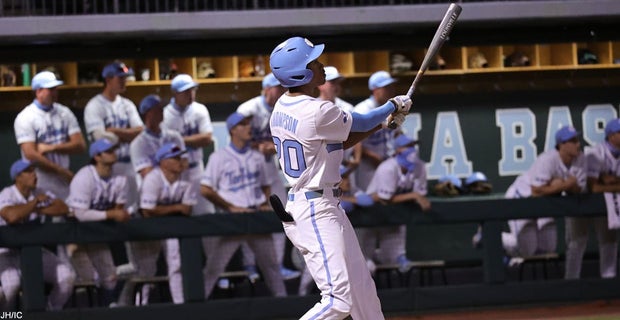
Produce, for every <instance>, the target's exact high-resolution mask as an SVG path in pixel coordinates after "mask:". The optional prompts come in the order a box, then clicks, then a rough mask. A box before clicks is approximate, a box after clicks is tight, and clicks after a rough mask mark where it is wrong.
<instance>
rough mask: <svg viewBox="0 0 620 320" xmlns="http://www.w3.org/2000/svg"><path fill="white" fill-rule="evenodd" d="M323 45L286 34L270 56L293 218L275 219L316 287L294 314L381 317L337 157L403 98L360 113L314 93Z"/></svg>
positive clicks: (274, 118) (399, 108) (275, 121)
mask: <svg viewBox="0 0 620 320" xmlns="http://www.w3.org/2000/svg"><path fill="white" fill-rule="evenodd" d="M324 48H325V45H323V44H320V45H314V44H313V43H312V42H310V41H309V40H308V39H305V38H301V37H293V38H290V39H288V40H286V41H284V42H282V43H281V44H279V45H278V46H276V48H275V49H274V50H273V52H272V53H271V59H270V65H271V70H272V72H273V74H274V75H275V76H276V78H277V79H278V81H280V84H281V85H282V86H284V87H286V88H288V89H289V91H288V92H287V93H285V94H284V95H283V96H282V97H280V99H279V100H278V102H277V103H276V105H275V107H274V110H273V113H272V115H271V119H270V128H271V133H272V136H273V141H274V143H275V145H276V150H277V151H278V156H279V158H278V159H279V162H280V167H281V168H282V170H283V172H284V175H285V177H286V179H287V180H288V182H289V183H290V185H291V186H292V188H291V190H290V192H289V194H288V202H287V205H286V211H288V212H290V214H291V216H292V218H293V220H294V221H292V222H284V221H283V223H282V224H283V226H284V231H285V233H286V235H287V236H288V238H289V239H290V240H291V242H292V243H293V244H294V245H295V247H297V249H299V251H300V252H301V253H302V255H303V257H304V260H305V262H306V266H307V268H308V270H309V271H310V273H311V274H312V277H313V278H314V280H315V282H316V285H317V287H318V288H319V290H320V291H321V301H320V302H319V303H317V304H316V305H315V306H314V307H312V308H311V309H310V310H308V312H306V314H304V315H303V316H302V317H301V319H344V318H346V317H347V316H349V315H351V316H352V317H353V318H354V319H373V320H374V319H383V314H382V312H381V303H380V301H379V298H378V297H377V292H376V288H375V283H374V281H373V280H372V277H371V276H370V272H369V271H368V268H367V267H366V262H365V259H364V256H363V254H362V251H361V249H360V246H359V243H358V241H357V237H356V235H355V231H354V230H353V227H352V226H351V223H350V221H349V219H348V218H347V216H346V214H345V212H344V210H343V209H342V208H341V207H340V206H339V204H338V203H339V200H340V199H339V196H340V189H338V184H339V183H340V163H341V162H342V157H343V150H344V149H346V148H349V147H352V146H353V145H354V144H355V143H357V142H359V141H361V140H362V139H364V138H366V137H368V136H369V135H370V134H372V133H373V132H375V131H377V130H379V129H380V128H381V125H380V124H381V123H382V122H383V121H385V120H386V118H387V117H388V116H389V115H390V114H391V113H395V116H394V118H395V121H396V122H397V123H398V124H402V122H403V121H404V119H405V115H406V114H407V113H408V112H409V108H410V107H411V99H410V98H409V97H408V96H397V97H394V98H392V99H390V102H388V103H385V104H384V105H382V106H379V107H378V108H375V109H373V110H371V111H369V112H368V113H366V114H363V115H362V114H357V113H350V112H348V111H345V110H342V109H340V108H339V107H337V106H336V105H334V104H333V103H332V102H330V101H324V100H319V99H316V98H314V97H313V95H314V94H315V92H316V90H317V87H318V86H319V85H321V84H323V83H324V82H325V72H324V70H323V64H321V63H320V62H319V61H318V60H317V59H318V58H319V56H320V55H321V53H322V52H323V49H324Z"/></svg>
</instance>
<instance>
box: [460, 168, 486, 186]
mask: <svg viewBox="0 0 620 320" xmlns="http://www.w3.org/2000/svg"><path fill="white" fill-rule="evenodd" d="M479 181H483V182H486V181H488V180H487V176H486V175H484V173H482V172H480V171H477V172H474V173H472V174H471V175H470V176H469V177H467V179H465V185H470V184H472V183H474V182H479Z"/></svg>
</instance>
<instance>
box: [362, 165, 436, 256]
mask: <svg viewBox="0 0 620 320" xmlns="http://www.w3.org/2000/svg"><path fill="white" fill-rule="evenodd" d="M409 192H416V193H418V194H420V195H423V196H425V195H426V193H427V188H426V166H425V163H424V161H422V160H420V159H419V158H417V159H416V165H415V168H414V169H413V171H411V172H406V173H403V172H402V169H401V166H400V165H399V164H398V162H397V161H396V158H389V159H387V160H385V161H383V162H382V163H381V164H380V165H379V167H378V168H377V171H375V174H374V176H373V178H372V180H371V181H370V184H369V185H368V189H367V190H366V193H368V194H369V195H372V194H375V193H376V194H377V196H378V197H379V198H380V199H382V200H386V201H389V200H390V199H392V197H394V196H395V195H397V194H403V193H409ZM359 234H360V237H361V239H360V244H361V247H362V251H363V252H364V255H365V256H366V259H376V260H378V261H379V262H381V263H395V262H396V258H398V256H400V255H404V254H405V253H406V248H405V242H406V239H405V238H406V227H405V226H396V227H379V228H366V229H365V230H363V231H362V232H360V233H359ZM377 242H378V243H379V251H378V252H377V255H376V257H375V247H376V244H377Z"/></svg>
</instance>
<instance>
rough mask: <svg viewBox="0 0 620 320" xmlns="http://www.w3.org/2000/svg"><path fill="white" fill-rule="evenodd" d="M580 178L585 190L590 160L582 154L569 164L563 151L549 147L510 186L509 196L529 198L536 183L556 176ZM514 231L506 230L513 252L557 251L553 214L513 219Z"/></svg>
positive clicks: (505, 239) (505, 241) (506, 240)
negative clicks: (562, 157) (549, 148)
mask: <svg viewBox="0 0 620 320" xmlns="http://www.w3.org/2000/svg"><path fill="white" fill-rule="evenodd" d="M569 176H574V177H575V178H577V183H578V185H579V186H580V187H581V189H582V190H583V191H585V188H586V162H585V157H584V155H583V154H581V155H580V156H579V157H577V158H575V159H574V160H573V162H572V163H571V165H570V166H569V167H567V166H566V165H564V163H563V162H562V160H561V159H560V153H559V152H558V151H557V150H555V149H552V150H548V151H545V152H543V153H541V154H540V155H538V158H536V160H535V161H534V163H533V164H532V166H531V167H530V168H529V169H528V170H527V171H526V172H524V173H522V174H521V175H519V176H518V177H517V179H516V180H515V182H514V183H513V184H512V185H510V187H508V190H507V191H506V196H505V197H506V198H508V199H513V198H528V197H530V196H531V195H532V187H540V186H544V185H546V184H548V183H549V182H551V180H553V179H555V178H560V179H566V178H568V177H569ZM508 226H509V227H510V232H508V233H507V232H504V233H502V242H503V245H504V249H505V250H506V251H507V253H508V254H509V255H511V256H522V257H524V256H525V257H527V256H531V255H534V254H537V253H549V252H555V250H556V246H557V230H556V226H555V221H554V219H553V218H538V219H518V220H509V221H508Z"/></svg>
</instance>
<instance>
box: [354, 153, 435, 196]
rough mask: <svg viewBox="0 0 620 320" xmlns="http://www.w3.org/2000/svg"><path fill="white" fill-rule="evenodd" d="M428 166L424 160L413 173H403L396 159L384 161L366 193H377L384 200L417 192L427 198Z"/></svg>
mask: <svg viewBox="0 0 620 320" xmlns="http://www.w3.org/2000/svg"><path fill="white" fill-rule="evenodd" d="M425 168H426V166H425V163H424V162H423V161H422V160H419V159H418V160H417V161H416V165H415V168H414V169H413V171H411V172H407V173H403V171H402V169H401V166H400V165H399V164H398V162H397V161H396V158H389V159H387V160H385V161H383V162H382V163H381V164H380V165H379V167H377V170H376V171H375V175H374V176H373V178H372V180H371V181H370V185H368V189H367V190H366V193H368V194H373V193H376V194H377V195H378V196H379V198H381V199H383V200H390V199H392V197H393V196H395V195H397V194H403V193H408V192H416V193H418V194H420V195H423V196H425V195H426V193H427V188H426V169H425Z"/></svg>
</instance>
